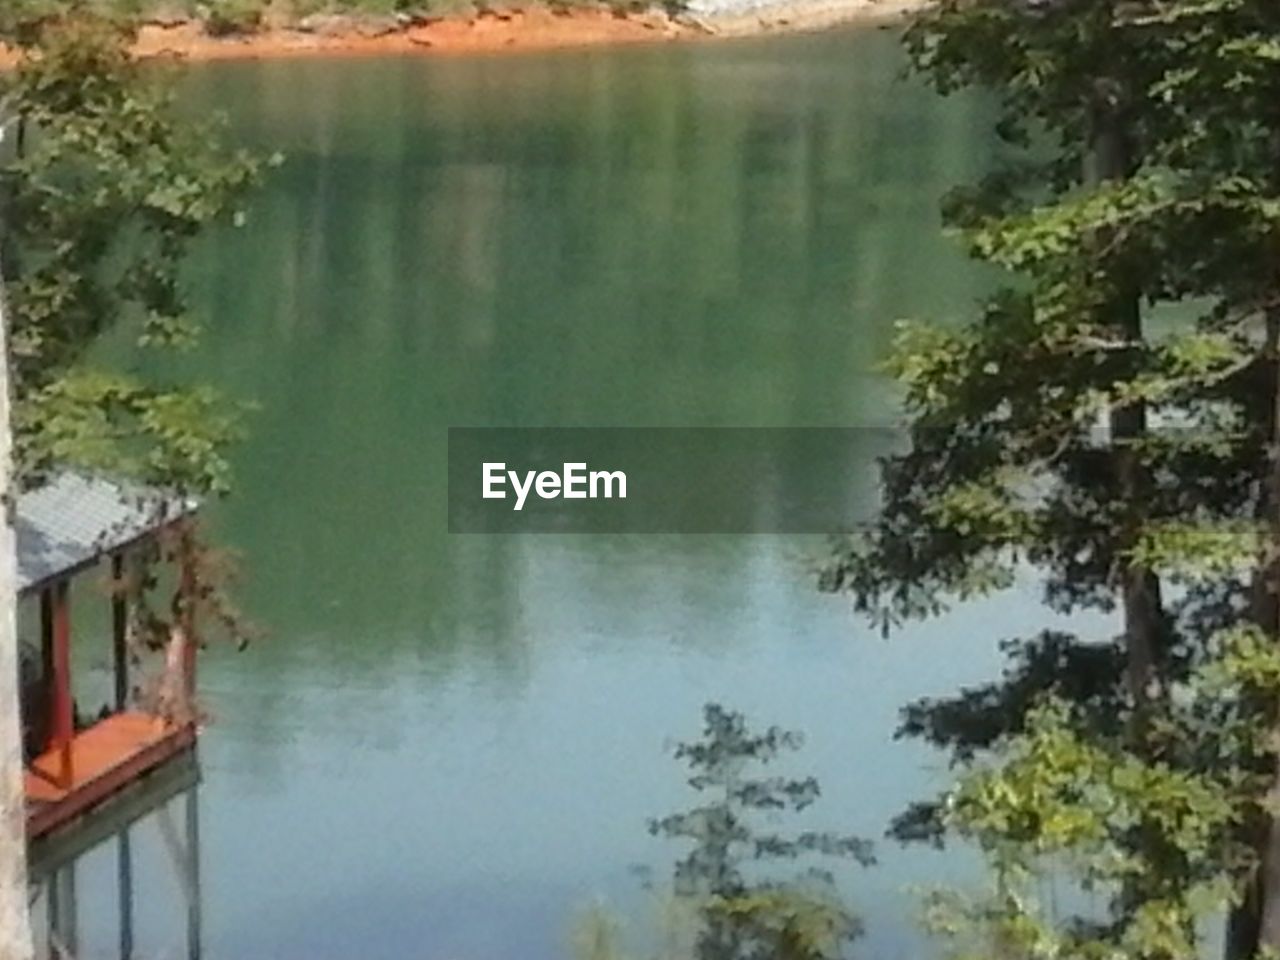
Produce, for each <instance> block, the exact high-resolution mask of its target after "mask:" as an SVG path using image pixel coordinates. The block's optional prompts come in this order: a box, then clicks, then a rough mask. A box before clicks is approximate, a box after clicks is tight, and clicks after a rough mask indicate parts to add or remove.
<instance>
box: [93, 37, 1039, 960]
mask: <svg viewBox="0 0 1280 960" xmlns="http://www.w3.org/2000/svg"><path fill="white" fill-rule="evenodd" d="M900 67H901V60H900V56H899V53H898V50H897V47H896V43H895V39H894V37H893V36H891V35H890V34H888V33H884V32H878V31H869V32H848V33H834V34H827V35H822V36H815V37H793V38H781V39H771V40H768V41H760V42H757V41H750V42H735V43H726V44H720V45H708V46H682V47H678V48H653V49H645V50H618V51H590V52H574V53H559V54H553V55H538V56H520V57H508V58H475V59H405V60H395V59H392V60H381V61H367V62H366V61H344V62H292V63H272V64H234V65H224V66H216V67H205V68H200V69H199V70H197V71H196V72H195V74H194V76H193V78H192V80H191V91H190V102H191V103H192V104H193V106H194V107H195V108H198V109H204V108H221V109H227V110H229V111H230V112H231V114H232V122H233V130H234V133H235V135H236V136H237V137H238V138H240V139H241V140H243V141H244V142H246V143H248V144H250V145H252V146H255V147H258V148H261V149H264V150H275V149H279V150H282V151H284V152H285V153H286V154H287V155H288V158H289V160H288V163H287V165H286V166H285V167H284V168H283V169H282V170H280V171H279V172H278V173H277V174H276V175H275V176H273V177H272V179H271V180H270V183H269V185H268V186H267V187H266V189H265V190H264V191H263V193H262V194H261V196H260V198H259V201H258V203H257V204H256V205H255V208H254V211H253V218H252V221H251V223H250V225H249V226H248V227H247V228H246V229H245V230H243V231H240V232H238V233H232V234H229V235H226V236H223V237H220V238H218V239H217V241H216V242H214V243H212V244H210V245H209V246H208V247H207V248H206V249H204V250H203V251H202V253H201V255H200V257H199V259H198V262H197V263H196V264H195V265H194V270H193V278H194V283H195V286H196V289H197V290H198V291H199V292H200V300H201V303H202V305H203V308H204V311H205V313H206V315H207V319H208V320H209V322H210V325H211V331H210V334H209V336H208V338H207V340H206V342H205V343H204V345H203V347H202V348H201V349H200V350H199V351H198V352H197V353H196V354H195V355H194V356H192V357H191V358H190V359H189V361H187V368H188V369H190V370H192V371H193V372H196V373H198V374H199V375H201V376H202V377H204V378H206V379H209V380H213V381H216V382H217V383H219V384H221V385H222V386H223V387H224V388H225V389H226V390H228V391H229V392H231V393H233V394H235V395H236V396H238V397H240V398H243V399H247V400H252V401H255V402H256V403H258V404H259V405H260V410H259V412H258V413H257V414H255V415H254V417H253V418H252V421H251V428H252V436H251V438H250V439H249V440H248V441H247V442H246V443H245V444H244V445H243V446H242V447H241V448H240V450H239V451H238V454H237V463H236V467H237V485H238V493H237V496H236V497H235V498H234V500H232V501H231V502H229V503H228V504H226V505H225V506H224V507H220V508H218V509H217V510H216V511H215V512H214V521H215V523H216V525H217V528H218V530H219V531H220V533H221V534H222V535H223V536H224V537H225V538H226V539H227V540H228V541H229V542H231V543H232V544H234V545H235V546H236V547H238V548H239V549H240V550H241V551H242V552H243V556H244V565H245V568H246V572H247V575H248V580H247V583H246V584H245V586H244V589H243V599H244V605H245V606H246V608H247V609H248V610H249V611H250V612H251V614H252V616H253V617H254V618H255V619H256V620H257V621H258V622H259V623H260V624H261V625H262V626H263V627H264V628H265V629H266V630H267V632H268V635H267V637H266V639H264V640H263V641H262V642H261V643H259V644H258V645H256V646H255V647H253V648H252V649H251V650H250V651H248V652H247V653H244V654H241V655H235V654H232V653H229V652H219V653H215V654H214V655H212V656H211V657H209V658H208V659H207V660H206V662H205V666H204V667H203V674H202V687H203V691H204V694H205V698H206V700H207V701H208V703H209V705H210V707H211V709H212V711H213V713H214V716H215V722H214V724H213V725H212V727H211V728H210V729H209V731H208V733H207V734H206V736H205V738H204V740H203V743H202V747H201V751H202V756H203V761H204V768H205V782H204V785H203V787H202V788H201V817H202V823H201V830H202V834H203V855H204V863H203V895H204V944H205V955H206V956H207V957H213V958H218V960H224V958H225V960H256V958H283V960H325V958H334V960H339V958H341V960H346V958H354V957H361V958H381V957H386V958H404V957H414V958H428V960H435V958H438V960H542V958H548V960H550V958H561V957H566V956H567V955H568V950H567V947H566V943H567V937H568V931H569V928H570V926H571V922H572V919H573V917H574V915H575V914H576V913H577V912H578V911H579V910H580V909H581V908H583V907H585V906H586V905H588V904H590V903H592V902H593V901H594V900H597V899H604V900H605V901H606V902H608V903H609V904H611V905H613V906H614V907H615V908H616V909H617V910H618V911H619V912H620V913H622V914H623V915H625V916H628V917H629V918H631V919H633V920H634V924H633V926H634V927H636V928H637V929H643V928H644V926H645V921H646V920H647V919H648V914H647V913H646V900H645V897H644V894H643V893H642V892H641V891H640V889H639V884H638V882H637V880H636V878H635V876H634V875H633V872H632V868H633V866H634V865H637V864H647V865H650V866H652V867H654V868H655V869H656V870H657V871H658V872H659V875H661V872H662V870H663V869H665V868H666V867H667V866H668V865H669V864H670V862H671V858H672V856H673V851H672V850H671V849H669V848H666V847H664V846H663V845H662V844H661V843H660V842H659V841H657V840H654V839H652V838H650V837H649V836H648V835H647V832H646V830H645V821H646V818H647V817H649V816H652V815H658V814H662V813H664V812H668V811H670V810H673V809H675V808H678V807H680V806H682V805H685V804H687V803H688V802H689V795H688V793H687V791H686V790H685V788H684V785H683V782H682V778H681V772H680V770H679V768H677V767H676V766H675V764H674V763H673V762H672V761H671V760H670V759H669V758H668V757H667V750H668V748H669V744H670V741H671V739H672V738H674V737H683V736H689V735H693V734H694V733H696V731H697V728H698V726H699V720H700V718H699V709H700V707H701V705H702V704H703V703H704V702H705V701H707V700H712V699H714V700H719V701H721V702H723V703H725V704H727V705H731V706H734V707H737V708H739V709H742V710H744V711H745V712H747V713H748V715H749V716H750V717H752V718H753V719H755V720H757V721H758V722H760V723H762V724H763V723H779V724H782V725H785V726H788V727H794V728H798V729H801V730H804V731H805V732H806V733H807V734H808V744H807V748H806V750H805V752H804V754H803V756H802V758H801V759H800V760H799V762H798V764H797V767H796V768H797V769H804V768H807V769H811V770H812V771H813V772H815V773H816V774H818V775H819V777H820V778H821V781H822V784H823V787H824V799H823V801H822V802H821V803H820V804H818V805H817V806H816V807H815V808H814V810H813V816H812V818H811V821H810V822H812V823H814V824H819V823H820V824H823V825H829V826H835V827H838V828H840V829H843V830H847V831H851V832H858V833H862V834H864V835H867V836H872V837H878V836H879V835H880V834H881V832H882V831H883V829H884V827H885V825H886V823H887V821H888V819H889V818H890V817H891V816H892V814H893V813H895V812H896V811H897V810H898V809H899V808H900V807H901V805H902V804H903V803H904V802H905V801H906V800H907V799H909V798H911V797H913V796H916V795H918V794H920V793H921V792H923V791H925V790H927V789H928V788H929V787H930V785H936V784H940V783H942V782H945V770H944V769H943V764H942V763H941V761H940V759H939V758H938V757H936V756H934V755H931V754H929V753H928V752H926V751H924V750H922V749H921V748H919V747H917V746H916V745H914V744H897V743H893V742H892V732H893V728H894V722H895V714H896V711H897V709H898V707H899V706H900V705H901V704H903V703H904V702H906V701H907V700H909V699H912V698H914V697H917V696H921V695H926V694H940V693H944V692H946V691H948V690H951V689H953V688H954V687H955V686H956V685H957V684H959V683H962V682H975V681H978V680H981V679H983V678H985V677H987V676H989V675H991V674H992V673H993V672H994V671H995V669H996V664H997V658H996V655H995V653H994V640H995V639H997V638H998V637H1000V636H1004V635H1008V634H1012V633H1014V632H1015V631H1017V630H1020V629H1025V628H1028V627H1029V626H1030V625H1031V624H1034V623H1037V622H1039V620H1038V613H1037V611H1036V609H1035V606H1034V604H1033V603H1032V602H1031V601H1029V600H1028V599H1027V598H1025V597H1021V596H1020V597H1016V598H1014V599H1013V600H1011V601H1010V600H1008V599H1006V600H1005V601H1003V602H1001V603H999V604H990V605H985V606H981V607H974V608H971V609H966V610H963V611H960V612H958V613H957V614H955V615H954V616H951V617H949V618H947V619H946V620H945V621H941V622H937V623H933V624H930V625H927V626H925V627H921V628H918V629H914V630H912V631H910V632H908V633H906V634H904V635H903V636H901V637H900V638H897V639H896V640H895V641H893V642H891V643H885V642H883V641H882V640H880V638H879V637H878V636H876V635H874V634H872V633H871V632H870V631H869V630H868V629H867V628H866V627H865V626H864V625H863V624H861V623H859V622H857V621H855V620H854V619H852V617H851V616H850V615H849V614H848V613H847V611H846V610H845V608H844V607H843V605H842V603H841V602H840V601H839V600H838V599H832V598H827V597H822V596H819V595H818V594H816V592H815V591H814V589H813V586H812V583H811V581H810V579H809V578H808V577H807V575H806V573H805V569H806V562H807V557H808V556H809V555H810V554H811V552H812V551H813V550H814V549H815V544H814V543H812V542H810V541H807V540H802V539H789V538H782V537H724V538H698V537H685V538H680V537H611V538H603V537H577V538H569V537H565V538H557V537H550V536H527V537H466V536H454V537H450V536H449V535H448V534H447V533H446V532H445V511H444V497H445V475H446V471H445V464H444V461H443V451H444V437H445V428H446V427H448V426H451V425H469V426H475V425H490V424H492V425H548V426H577V425H593V426H610V425H618V426H633V425H657V426H680V425H733V426H789V425H792V426H818V425H857V424H884V423H887V422H892V420H893V417H894V411H895V404H896V398H895V395H894V392H893V390H892V388H891V387H890V385H888V384H887V383H886V382H885V381H884V380H883V379H881V378H880V377H879V376H878V375H877V373H876V372H875V366H876V363H877V360H878V359H879V358H881V357H883V355H884V353H885V351H886V349H887V346H888V343H889V341H890V338H891V336H892V322H893V321H894V320H895V319H897V318H899V317H904V316H910V315H923V316H933V317H948V316H960V315H963V314H964V313H965V311H966V310H967V308H968V305H969V304H970V302H971V301H972V299H973V297H974V296H976V295H977V293H978V292H979V291H980V289H981V288H982V285H983V282H984V281H983V278H982V277H980V276H979V275H978V274H977V273H976V272H975V271H974V269H973V268H972V267H970V266H969V265H967V264H966V263H965V262H964V261H963V260H962V259H961V257H960V256H959V254H958V253H957V251H956V250H955V248H954V247H952V246H951V245H950V243H949V241H947V240H945V239H944V238H943V237H942V236H941V234H940V231H939V228H938V222H937V216H936V213H935V210H936V202H937V198H938V197H939V195H940V194H941V193H942V192H943V191H944V190H945V189H946V188H947V187H948V186H950V185H951V184H953V183H954V182H956V181H958V180H962V179H965V178H967V177H969V176H971V175H973V174H975V173H976V172H978V171H980V170H981V169H983V168H984V167H985V166H986V165H987V164H988V162H989V159H990V158H989V152H990V150H991V145H990V143H989V141H988V140H987V139H986V136H985V133H984V131H985V123H984V121H985V119H986V118H985V116H984V113H983V111H982V110H981V109H980V108H979V107H978V106H977V105H975V104H973V103H966V102H963V101H956V102H949V103H944V102H942V101H940V100H938V99H936V98H934V97H933V96H932V95H930V94H927V93H925V92H924V91H922V90H920V89H918V88H916V87H914V86H912V85H910V84H907V83H905V82H903V81H901V80H900V79H899V76H898V74H899V71H900ZM149 829H150V827H146V828H143V829H140V831H139V832H140V834H142V837H141V839H139V841H138V842H139V843H140V844H141V845H142V846H143V847H144V848H145V847H146V845H147V843H150V842H151V841H148V840H147V839H146V837H147V833H146V831H147V830H149ZM153 846H154V844H153ZM880 853H881V860H882V863H881V865H880V866H879V867H878V868H875V869H873V870H870V871H856V870H854V871H851V872H850V873H849V874H848V876H847V877H846V878H845V880H846V882H845V889H846V890H847V892H848V893H849V894H850V897H851V899H852V900H853V901H854V902H855V904H856V905H857V906H858V908H859V909H860V910H861V912H862V914H863V916H864V918H865V920H866V923H867V928H868V934H867V936H866V938H865V940H864V941H863V942H862V945H861V947H860V950H859V953H860V955H861V956H865V957H874V958H878V960H899V958H902V960H906V958H911V960H916V958H918V957H920V956H921V955H922V954H921V951H920V943H921V941H920V939H919V936H918V934H916V933H915V930H914V926H913V923H912V910H913V903H914V900H913V897H912V895H911V893H910V892H909V891H908V890H907V889H906V888H907V886H908V885H910V884H923V885H927V884H936V883H946V882H949V881H956V882H961V881H963V880H964V878H965V877H966V876H968V875H969V873H968V869H967V867H966V864H965V863H963V862H962V860H963V858H959V859H957V858H956V857H955V856H954V855H950V856H941V855H937V854H933V853H928V852H923V851H917V850H908V851H903V850H899V849H898V848H896V847H893V846H891V845H889V844H887V843H882V844H881V849H880ZM153 854H154V851H153ZM147 857H148V855H147V854H145V853H144V854H143V859H144V860H146V859H147ZM151 861H152V862H151V873H150V874H146V876H147V879H146V880H145V882H144V885H146V884H150V885H151V888H154V889H156V890H159V891H161V892H156V893H154V895H149V894H140V907H139V910H140V911H141V913H142V914H143V921H142V923H141V926H142V930H141V933H140V944H139V953H138V955H139V956H144V957H150V956H173V955H177V953H178V952H179V950H180V945H181V943H182V940H181V937H180V934H179V932H178V931H179V927H178V926H177V924H176V922H175V921H174V920H173V916H172V915H173V912H174V911H173V910H172V908H171V907H170V908H166V907H165V906H164V905H163V904H165V903H168V902H170V901H168V900H166V899H165V897H166V896H169V897H171V895H172V894H171V893H169V894H165V893H163V889H162V888H165V885H166V884H168V885H169V886H170V887H171V885H172V882H173V881H172V876H171V875H170V874H168V873H167V872H166V871H167V869H168V868H167V867H166V866H165V865H164V860H163V857H162V856H160V855H159V854H154V856H151ZM113 869H114V860H113V859H112V858H111V856H109V855H107V854H106V853H103V852H101V851H100V852H99V854H95V855H93V856H91V857H89V858H87V860H86V862H85V864H84V866H83V870H82V875H81V877H80V889H81V896H82V899H83V900H84V901H85V903H84V905H83V906H82V911H81V912H82V916H81V926H82V928H83V935H82V936H83V941H84V945H85V947H84V948H82V949H83V950H84V955H86V956H94V955H105V952H103V953H101V954H95V953H93V952H92V951H90V950H88V949H87V947H88V946H89V945H91V944H94V943H102V944H106V945H107V946H108V947H109V945H110V944H111V943H112V942H113V936H114V934H113V932H112V931H113V928H112V926H111V924H112V912H111V909H110V906H109V904H106V903H102V904H95V903H93V893H92V891H93V890H94V889H96V888H97V885H99V884H108V883H109V882H110V879H111V877H112V876H113V873H112V871H113ZM139 873H140V874H143V873H145V870H144V869H143V868H141V867H140V868H139ZM148 897H151V899H148ZM95 938H96V939H95ZM104 950H105V948H104ZM148 951H149V952H148Z"/></svg>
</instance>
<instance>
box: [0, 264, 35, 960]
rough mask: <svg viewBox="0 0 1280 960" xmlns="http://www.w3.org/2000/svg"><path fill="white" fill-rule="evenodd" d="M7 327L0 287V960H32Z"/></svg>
mask: <svg viewBox="0 0 1280 960" xmlns="http://www.w3.org/2000/svg"><path fill="white" fill-rule="evenodd" d="M7 341H8V324H7V320H6V316H5V309H4V295H3V290H2V288H0V491H3V494H2V496H3V499H2V500H0V503H3V505H4V509H3V511H2V515H0V958H3V960H32V958H33V957H34V956H35V952H34V948H33V946H32V941H31V919H30V916H29V915H28V908H27V857H26V844H27V837H26V824H27V817H26V791H25V789H24V787H23V760H22V719H21V717H20V715H19V703H18V630H17V623H16V619H17V557H16V554H15V552H14V549H15V548H14V534H13V502H14V496H15V485H14V479H13V462H12V437H11V435H10V419H9V371H8V350H7Z"/></svg>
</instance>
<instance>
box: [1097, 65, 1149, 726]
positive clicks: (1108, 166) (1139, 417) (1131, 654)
mask: <svg viewBox="0 0 1280 960" xmlns="http://www.w3.org/2000/svg"><path fill="white" fill-rule="evenodd" d="M1122 102H1123V96H1122V94H1121V93H1120V91H1119V90H1118V89H1117V88H1116V87H1114V86H1112V85H1111V84H1109V83H1108V82H1107V81H1101V82H1100V83H1099V90H1098V95H1097V103H1096V105H1095V111H1094V119H1093V133H1094V164H1095V171H1094V173H1095V176H1096V177H1097V179H1098V181H1099V182H1102V183H1106V182H1116V181H1122V180H1127V179H1129V178H1130V177H1131V176H1132V175H1133V170H1134V165H1135V157H1134V154H1135V150H1134V147H1133V144H1132V143H1131V141H1130V136H1129V133H1128V130H1127V127H1126V123H1125V119H1124V116H1123V107H1122V105H1121V104H1122ZM1127 287H1128V285H1127V284H1126V288H1124V289H1121V290H1120V291H1118V292H1117V293H1116V295H1115V298H1114V300H1113V301H1112V303H1111V304H1110V306H1109V309H1108V316H1107V320H1108V321H1109V323H1110V326H1111V328H1112V330H1113V332H1114V334H1115V335H1116V336H1117V337H1118V339H1119V340H1120V341H1121V342H1123V343H1127V344H1134V345H1137V344H1139V343H1140V342H1141V341H1142V338H1143V331H1142V305H1141V298H1140V296H1139V292H1138V291H1137V290H1136V289H1128V288H1127ZM1109 427H1110V433H1111V445H1112V450H1113V453H1114V463H1115V482H1116V489H1117V491H1118V492H1119V496H1120V502H1121V504H1122V505H1123V509H1124V513H1125V517H1124V527H1123V529H1122V531H1121V536H1120V543H1119V544H1118V547H1119V550H1118V553H1120V555H1121V556H1122V557H1123V554H1124V552H1126V551H1128V550H1131V549H1132V548H1133V547H1135V546H1136V545H1137V538H1138V536H1139V534H1140V532H1141V526H1142V520H1143V505H1144V504H1145V503H1146V502H1147V500H1148V498H1149V496H1150V477H1149V476H1148V475H1147V471H1146V469H1145V468H1144V466H1143V464H1142V462H1141V457H1140V455H1139V454H1138V453H1137V451H1136V450H1135V449H1134V444H1135V441H1140V440H1141V439H1142V438H1143V437H1144V436H1146V433H1147V429H1148V424H1147V409H1146V405H1145V404H1143V403H1141V402H1131V403H1128V404H1126V405H1124V406H1121V407H1114V408H1113V409H1112V410H1111V414H1110V418H1109ZM1118 581H1119V584H1118V586H1119V591H1120V598H1121V604H1122V607H1123V609H1124V638H1125V654H1126V656H1125V662H1126V672H1125V684H1126V686H1127V687H1128V690H1129V695H1130V697H1131V698H1132V700H1133V721H1132V724H1131V732H1132V734H1133V747H1134V749H1136V750H1139V751H1141V750H1142V748H1143V745H1144V742H1145V740H1146V736H1147V727H1148V721H1149V720H1150V711H1149V709H1148V700H1149V699H1150V697H1151V694H1152V691H1153V689H1154V687H1155V685H1156V681H1157V664H1156V660H1157V651H1158V650H1159V649H1160V645H1161V636H1162V634H1163V632H1164V606H1163V600H1162V597H1161V589H1160V579H1159V577H1157V576H1156V574H1155V573H1154V572H1152V571H1151V570H1150V569H1148V568H1146V567H1143V566H1139V565H1138V564H1135V563H1132V562H1130V561H1128V560H1127V559H1122V560H1121V567H1120V570H1119V571H1118Z"/></svg>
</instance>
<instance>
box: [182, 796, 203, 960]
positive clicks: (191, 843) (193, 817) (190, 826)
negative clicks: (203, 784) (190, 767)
mask: <svg viewBox="0 0 1280 960" xmlns="http://www.w3.org/2000/svg"><path fill="white" fill-rule="evenodd" d="M186 804H187V810H186V813H187V818H186V819H187V864H186V866H187V870H188V871H189V873H188V875H187V896H188V900H187V960H200V941H201V939H202V938H203V934H202V931H201V925H202V924H201V921H202V919H203V915H202V911H201V899H202V897H201V894H200V787H199V785H198V784H193V785H192V787H191V789H190V790H188V791H187V798H186Z"/></svg>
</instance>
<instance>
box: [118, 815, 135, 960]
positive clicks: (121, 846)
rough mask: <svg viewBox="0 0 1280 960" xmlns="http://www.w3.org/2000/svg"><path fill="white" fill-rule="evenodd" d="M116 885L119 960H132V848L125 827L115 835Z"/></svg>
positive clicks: (127, 830) (127, 829)
mask: <svg viewBox="0 0 1280 960" xmlns="http://www.w3.org/2000/svg"><path fill="white" fill-rule="evenodd" d="M116 885H117V891H116V892H117V895H118V897H119V901H120V960H133V848H132V845H131V844H130V841H129V828H128V827H127V826H126V827H125V828H124V829H123V830H121V831H120V833H119V834H117V835H116Z"/></svg>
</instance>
